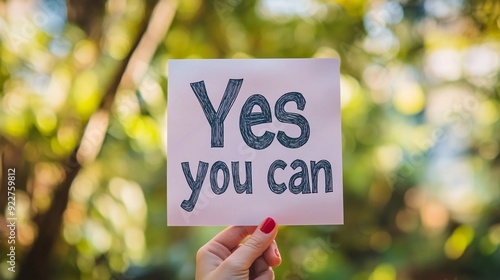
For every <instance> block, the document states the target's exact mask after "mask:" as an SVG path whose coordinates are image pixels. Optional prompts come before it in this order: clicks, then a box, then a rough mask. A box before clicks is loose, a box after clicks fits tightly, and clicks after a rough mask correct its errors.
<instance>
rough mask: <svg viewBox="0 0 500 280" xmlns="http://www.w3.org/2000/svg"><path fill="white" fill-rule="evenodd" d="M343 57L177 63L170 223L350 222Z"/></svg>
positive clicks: (171, 101)
mask: <svg viewBox="0 0 500 280" xmlns="http://www.w3.org/2000/svg"><path fill="white" fill-rule="evenodd" d="M339 76H340V74H339V60H338V59H214V60H169V66H168V77H169V79H168V114H167V118H168V123H167V134H168V136H167V161H168V162H167V213H168V215H167V216H168V225H171V226H194V225H256V224H258V223H259V222H260V221H261V220H263V219H264V218H266V217H273V218H274V219H275V220H276V221H277V223H278V224H281V225H286V224H288V225H318V224H342V223H343V199H342V151H341V150H342V146H341V127H340V85H339Z"/></svg>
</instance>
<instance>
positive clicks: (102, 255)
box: [0, 0, 500, 280]
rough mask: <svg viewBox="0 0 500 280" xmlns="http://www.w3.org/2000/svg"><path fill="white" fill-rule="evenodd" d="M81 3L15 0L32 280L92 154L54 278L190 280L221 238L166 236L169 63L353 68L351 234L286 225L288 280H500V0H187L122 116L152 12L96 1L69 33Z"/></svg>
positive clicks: (56, 256) (4, 136)
mask: <svg viewBox="0 0 500 280" xmlns="http://www.w3.org/2000/svg"><path fill="white" fill-rule="evenodd" d="M77 2H78V1H68V2H67V3H65V2H63V1H61V0H45V1H38V2H37V1H16V0H10V1H5V2H1V3H0V13H1V14H2V18H1V22H0V27H1V37H0V57H1V62H0V83H1V86H2V91H1V102H0V108H1V109H0V135H1V145H2V155H3V156H2V159H3V161H2V168H3V169H2V172H5V170H6V168H8V167H11V166H13V167H16V168H17V170H18V172H17V178H16V180H17V181H16V182H17V186H18V188H17V190H16V197H17V217H18V222H17V224H18V228H17V239H18V240H17V241H18V242H17V243H16V244H17V247H16V249H17V257H18V258H17V261H18V269H20V267H19V266H21V265H22V260H23V257H25V256H26V255H27V254H28V252H29V250H30V248H31V245H32V244H33V243H34V242H35V241H36V240H37V238H38V236H40V232H42V231H44V230H46V229H44V228H40V227H39V225H40V220H39V219H38V217H40V215H42V214H43V213H45V212H46V211H47V209H49V208H50V206H51V205H52V204H53V203H54V201H53V193H54V192H55V190H56V189H57V187H58V186H60V184H61V183H62V182H63V181H64V179H65V176H67V171H68V169H71V168H72V165H71V163H72V162H71V159H72V157H71V153H72V151H74V150H75V149H79V150H80V153H81V154H83V156H82V157H80V158H79V160H81V162H82V164H83V167H82V169H81V170H80V172H79V173H78V175H77V177H76V178H75V179H74V181H73V182H72V184H71V188H70V191H69V202H68V204H67V207H66V208H65V211H64V213H63V216H62V228H61V230H60V236H59V238H58V241H57V242H56V244H55V245H54V248H53V249H54V250H53V253H52V254H51V255H50V258H49V256H48V255H45V258H49V260H50V265H51V266H52V270H51V272H50V277H49V278H50V279H192V278H193V277H194V268H195V263H194V257H195V254H196V251H197V249H198V248H199V247H200V246H202V245H203V244H204V243H205V242H206V241H208V240H209V239H210V238H211V237H212V236H213V235H215V234H216V233H217V232H219V231H220V230H221V228H220V227H191V228H187V227H170V228H167V227H166V206H165V204H166V185H165V181H166V180H165V177H166V161H167V158H168V157H167V152H166V150H165V146H164V142H163V141H164V138H165V135H166V122H165V114H166V110H167V103H168V98H167V92H166V88H167V83H168V73H167V64H168V59H170V58H269V57H280V58H295V57H339V58H340V59H341V73H342V76H341V87H342V129H343V165H344V166H343V168H344V201H345V202H344V203H345V225H343V226H288V227H282V228H280V233H279V235H278V238H277V242H278V245H279V247H280V251H281V255H282V257H283V264H282V265H281V266H280V267H278V268H276V269H275V272H276V276H277V277H276V278H277V279H373V280H379V279H387V280H389V279H495V278H497V277H498V276H497V275H499V274H500V266H499V265H498V264H499V263H500V249H499V244H500V207H499V205H500V184H499V182H500V155H499V150H500V146H499V145H500V143H499V142H500V121H499V119H500V102H499V99H500V93H499V90H500V84H499V82H498V81H499V69H500V17H499V14H500V4H499V2H498V1H494V0H476V1H465V0H435V1H431V0H427V1H423V0H418V1H389V0H381V1H362V0H356V1H344V0H338V1H317V0H296V1H285V0H274V1H272V0H255V1H242V0H214V1H202V0H179V1H178V3H177V7H176V8H175V10H176V11H175V18H174V20H173V23H172V25H171V26H170V28H169V30H168V31H167V35H166V36H165V38H163V39H162V40H161V41H160V44H159V45H158V46H157V49H156V52H155V54H154V57H153V58H152V60H151V61H150V62H148V63H147V65H146V66H145V67H146V70H145V71H143V72H144V75H142V76H140V77H134V79H135V80H134V82H135V83H134V84H133V86H130V85H129V86H123V84H122V86H120V87H118V89H117V91H116V95H115V96H113V97H114V98H113V100H114V101H113V105H112V106H111V108H110V111H109V112H108V113H109V116H108V115H106V114H103V115H100V114H96V113H95V112H96V111H98V109H99V108H102V104H101V102H102V100H103V98H104V97H105V96H106V95H107V89H108V88H109V87H110V84H112V83H113V81H115V80H118V81H119V80H120V78H121V77H120V76H119V77H116V76H115V73H116V72H117V71H118V70H117V69H119V68H120V65H121V63H122V62H123V61H125V60H127V59H128V58H127V56H128V54H129V53H130V52H131V51H134V42H135V40H136V37H137V36H141V34H142V33H141V22H143V21H144V17H145V15H148V13H147V10H148V5H152V4H153V5H154V4H155V1H139V0H130V1H124V0H108V1H104V2H100V1H97V2H100V3H101V4H103V5H102V10H101V11H100V12H99V11H96V10H95V9H94V10H85V9H90V8H89V7H90V5H87V6H85V5H83V8H84V9H83V13H81V14H80V17H77V18H78V19H80V20H72V19H71V17H70V16H71V15H72V13H74V11H78V10H77V9H76V8H75V6H74V5H76V4H75V3H77ZM160 2H162V1H160ZM163 2H169V1H163ZM96 7H97V6H96ZM73 9H74V10H73ZM96 9H97V8H96ZM97 10H98V9H97ZM66 11H68V13H67V14H66ZM67 15H68V16H67ZM146 20H149V19H148V18H146ZM156 24H158V23H156ZM161 24H162V22H161V21H160V23H159V25H161ZM164 24H167V23H164ZM91 117H92V118H95V120H97V121H96V122H97V125H96V126H94V127H93V129H95V131H90V132H86V133H85V134H84V131H85V127H86V126H87V122H88V121H89V119H91ZM91 123H93V122H92V121H91ZM99 135H103V137H104V138H103V141H101V140H99V139H100V136H99ZM93 153H98V154H97V157H95V158H94V157H93V156H92V154H93ZM85 158H90V159H87V160H84V159H85ZM68 160H70V161H68ZM3 174H4V175H3V177H2V199H1V201H0V206H1V207H2V215H3V216H1V222H2V224H4V223H5V218H4V217H5V216H6V212H5V211H4V209H5V206H6V198H5V196H4V195H3V194H4V193H5V192H6V190H5V187H4V185H5V184H4V182H6V181H5V180H6V179H5V178H4V177H5V173H3ZM4 228H5V227H3V228H2V229H1V231H0V232H1V233H2V234H3V235H4V236H6V234H7V233H6V231H5V229H4ZM1 246H2V247H5V248H7V243H6V240H5V239H4V238H2V239H1ZM2 252H4V250H3V249H2ZM0 260H1V263H0V275H1V277H2V278H3V279H13V278H14V277H15V275H14V274H12V273H10V272H8V271H7V267H8V264H7V262H6V260H7V256H6V255H5V254H3V253H2V255H1V256H0Z"/></svg>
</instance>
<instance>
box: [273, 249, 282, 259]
mask: <svg viewBox="0 0 500 280" xmlns="http://www.w3.org/2000/svg"><path fill="white" fill-rule="evenodd" d="M274 254H275V255H276V257H278V259H281V256H280V251H278V249H274Z"/></svg>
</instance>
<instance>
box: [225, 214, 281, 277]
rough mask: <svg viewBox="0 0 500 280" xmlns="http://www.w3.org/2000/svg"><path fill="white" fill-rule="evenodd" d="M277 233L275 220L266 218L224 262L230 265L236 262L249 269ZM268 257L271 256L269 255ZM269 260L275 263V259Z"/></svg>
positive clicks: (271, 242)
mask: <svg viewBox="0 0 500 280" xmlns="http://www.w3.org/2000/svg"><path fill="white" fill-rule="evenodd" d="M277 233H278V227H277V226H276V222H275V221H274V220H273V219H272V218H267V219H266V220H264V221H263V222H262V223H261V224H260V225H259V226H258V228H257V229H256V230H255V231H254V233H253V234H252V235H251V236H250V237H249V238H248V240H247V241H246V242H245V243H243V245H241V246H240V247H239V248H238V249H237V250H235V251H234V252H233V254H232V255H231V256H229V257H228V258H227V259H226V261H225V262H227V263H229V264H232V265H235V264H237V265H238V266H241V268H242V269H249V268H250V266H251V265H252V263H253V262H254V261H255V260H256V259H257V258H258V257H260V256H261V255H262V254H263V253H264V252H265V251H266V250H267V248H268V247H269V246H270V245H271V244H273V241H274V238H275V237H276V234H277ZM273 251H274V249H273ZM270 259H273V258H272V257H270ZM271 262H272V263H273V264H274V263H276V261H275V260H271Z"/></svg>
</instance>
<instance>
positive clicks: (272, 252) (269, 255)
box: [263, 240, 281, 267]
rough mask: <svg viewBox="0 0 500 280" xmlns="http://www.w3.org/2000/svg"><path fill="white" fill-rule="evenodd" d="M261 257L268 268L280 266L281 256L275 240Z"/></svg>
mask: <svg viewBox="0 0 500 280" xmlns="http://www.w3.org/2000/svg"><path fill="white" fill-rule="evenodd" d="M263 257H264V259H265V260H266V262H267V264H268V265H269V266H272V267H275V266H278V265H280V264H281V255H280V251H279V250H278V245H277V244H276V241H275V240H273V242H272V243H271V245H270V246H269V247H268V248H267V249H266V251H265V252H264V254H263Z"/></svg>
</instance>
